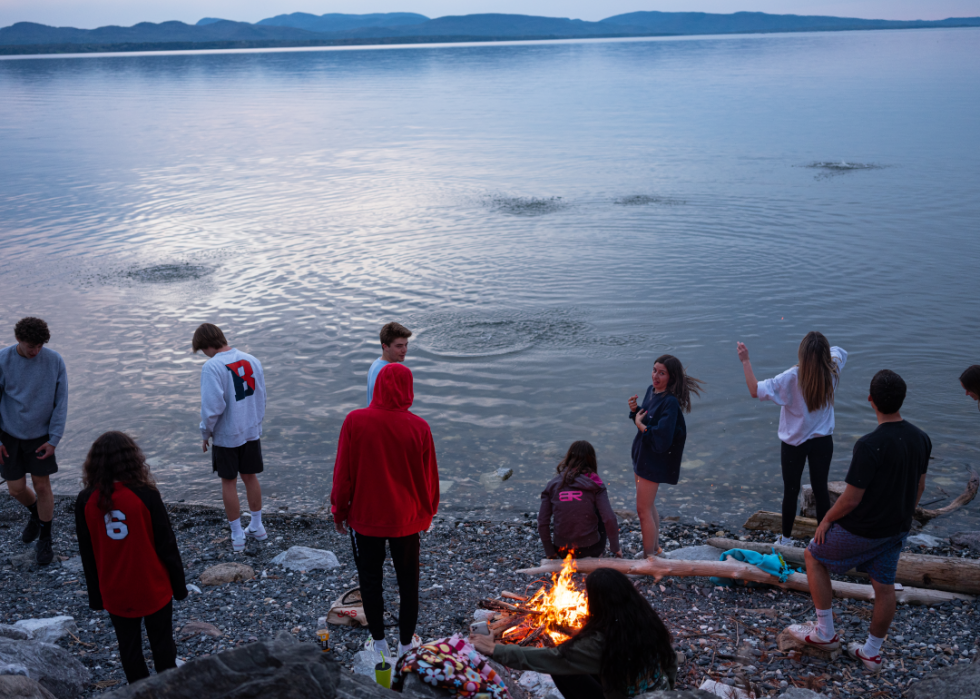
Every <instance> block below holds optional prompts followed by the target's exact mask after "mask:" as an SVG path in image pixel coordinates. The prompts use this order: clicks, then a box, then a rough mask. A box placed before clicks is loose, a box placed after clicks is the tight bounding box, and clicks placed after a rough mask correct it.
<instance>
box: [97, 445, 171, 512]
mask: <svg viewBox="0 0 980 699" xmlns="http://www.w3.org/2000/svg"><path fill="white" fill-rule="evenodd" d="M82 471H83V473H82V482H83V483H84V485H85V487H86V488H97V489H98V491H99V509H100V510H102V511H103V512H108V511H109V510H111V509H112V493H113V491H114V490H115V482H116V481H119V482H120V483H122V484H123V485H126V486H129V487H134V486H139V487H144V488H152V489H153V490H156V489H157V486H156V482H154V480H153V476H152V475H151V474H150V467H149V466H147V464H146V457H144V456H143V450H142V449H140V448H139V445H138V444H137V443H136V442H135V441H134V440H133V438H132V437H130V436H129V435H128V434H125V433H123V432H106V433H104V434H102V435H100V436H99V438H98V439H96V440H95V441H94V442H93V443H92V448H91V449H89V450H88V456H86V457H85V465H84V466H83V467H82Z"/></svg>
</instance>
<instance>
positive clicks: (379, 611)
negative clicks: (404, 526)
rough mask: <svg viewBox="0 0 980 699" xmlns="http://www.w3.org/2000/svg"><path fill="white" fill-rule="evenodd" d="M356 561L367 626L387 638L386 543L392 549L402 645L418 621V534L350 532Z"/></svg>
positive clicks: (410, 635)
mask: <svg viewBox="0 0 980 699" xmlns="http://www.w3.org/2000/svg"><path fill="white" fill-rule="evenodd" d="M350 540H351V545H352V546H353V547H354V563H355V564H356V565H357V577H358V579H359V580H360V584H361V601H362V602H363V603H364V616H366V617H367V623H368V629H370V630H371V636H372V637H373V638H374V640H376V641H380V640H381V639H382V638H384V637H385V624H384V611H385V602H384V595H383V593H384V562H385V543H386V542H387V544H388V548H389V549H391V562H392V563H393V564H394V566H395V576H396V577H397V579H398V596H399V598H400V601H401V609H400V610H399V612H398V635H399V640H400V641H401V643H402V645H406V646H407V645H408V644H409V643H411V642H412V636H413V635H414V634H415V625H416V624H417V623H418V620H419V535H418V534H411V535H409V536H400V537H387V538H386V537H377V536H364V535H363V534H358V533H357V532H355V531H354V530H353V529H351V532H350Z"/></svg>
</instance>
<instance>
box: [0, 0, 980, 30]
mask: <svg viewBox="0 0 980 699" xmlns="http://www.w3.org/2000/svg"><path fill="white" fill-rule="evenodd" d="M637 10H661V11H664V12H680V11H701V12H722V13H729V12H738V11H740V10H750V11H758V12H771V13H775V14H799V15H835V16H838V17H867V18H874V19H944V18H946V17H977V16H980V0H658V1H656V2H651V1H649V0H647V1H646V2H644V0H604V1H603V2H595V1H594V0H563V1H561V2H559V1H558V0H138V1H137V0H0V27H5V26H8V25H10V24H13V23H14V22H40V23H42V24H50V25H54V26H72V27H82V28H86V29H88V28H93V27H99V26H104V25H107V24H118V25H123V26H129V25H132V24H136V23H137V22H163V21H166V20H180V21H182V22H187V23H191V24H192V23H194V22H196V21H197V20H199V19H200V18H202V17H221V18H223V19H233V20H238V21H244V22H256V21H258V20H260V19H263V18H265V17H272V16H274V15H277V14H284V13H289V12H310V13H313V14H318V15H319V14H324V13H327V12H346V13H352V14H362V13H367V12H419V13H421V14H424V15H427V16H429V17H441V16H443V15H461V14H473V13H478V12H507V13H518V14H534V15H545V16H549V17H573V18H578V19H586V20H599V19H603V18H605V17H610V16H612V15H616V14H621V13H624V12H635V11H637Z"/></svg>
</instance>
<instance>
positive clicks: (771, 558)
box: [711, 549, 799, 587]
mask: <svg viewBox="0 0 980 699" xmlns="http://www.w3.org/2000/svg"><path fill="white" fill-rule="evenodd" d="M727 558H733V559H735V560H736V561H739V562H741V563H748V564H750V565H754V566H755V567H756V568H758V569H759V570H762V571H765V572H766V573H769V575H772V576H773V577H775V578H779V582H786V578H788V577H789V576H790V574H792V573H797V572H799V571H798V570H797V569H796V568H793V567H791V566H790V565H789V564H788V563H786V559H784V558H783V557H782V556H780V555H779V554H778V553H776V549H773V550H772V553H759V552H758V551H747V550H746V549H730V550H728V551H725V552H724V553H723V554H721V556H720V557H719V558H718V560H720V561H724V560H725V559H727ZM711 582H712V584H714V585H720V586H722V587H731V586H732V585H735V584H739V585H745V586H747V587H762V586H763V585H764V583H752V582H745V581H743V580H737V581H736V580H732V579H730V578H711Z"/></svg>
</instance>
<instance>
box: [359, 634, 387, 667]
mask: <svg viewBox="0 0 980 699" xmlns="http://www.w3.org/2000/svg"><path fill="white" fill-rule="evenodd" d="M374 643H375V641H374V639H373V638H371V637H370V636H368V640H366V641H365V642H364V650H366V651H367V652H368V653H373V654H374V658H375V663H380V662H381V655H382V654H381V653H380V652H379V651H378V649H377V648H376V647H375V645H374ZM380 643H384V659H385V661H386V662H388V663H391V650H390V649H389V648H388V641H387V640H385V641H380Z"/></svg>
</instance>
